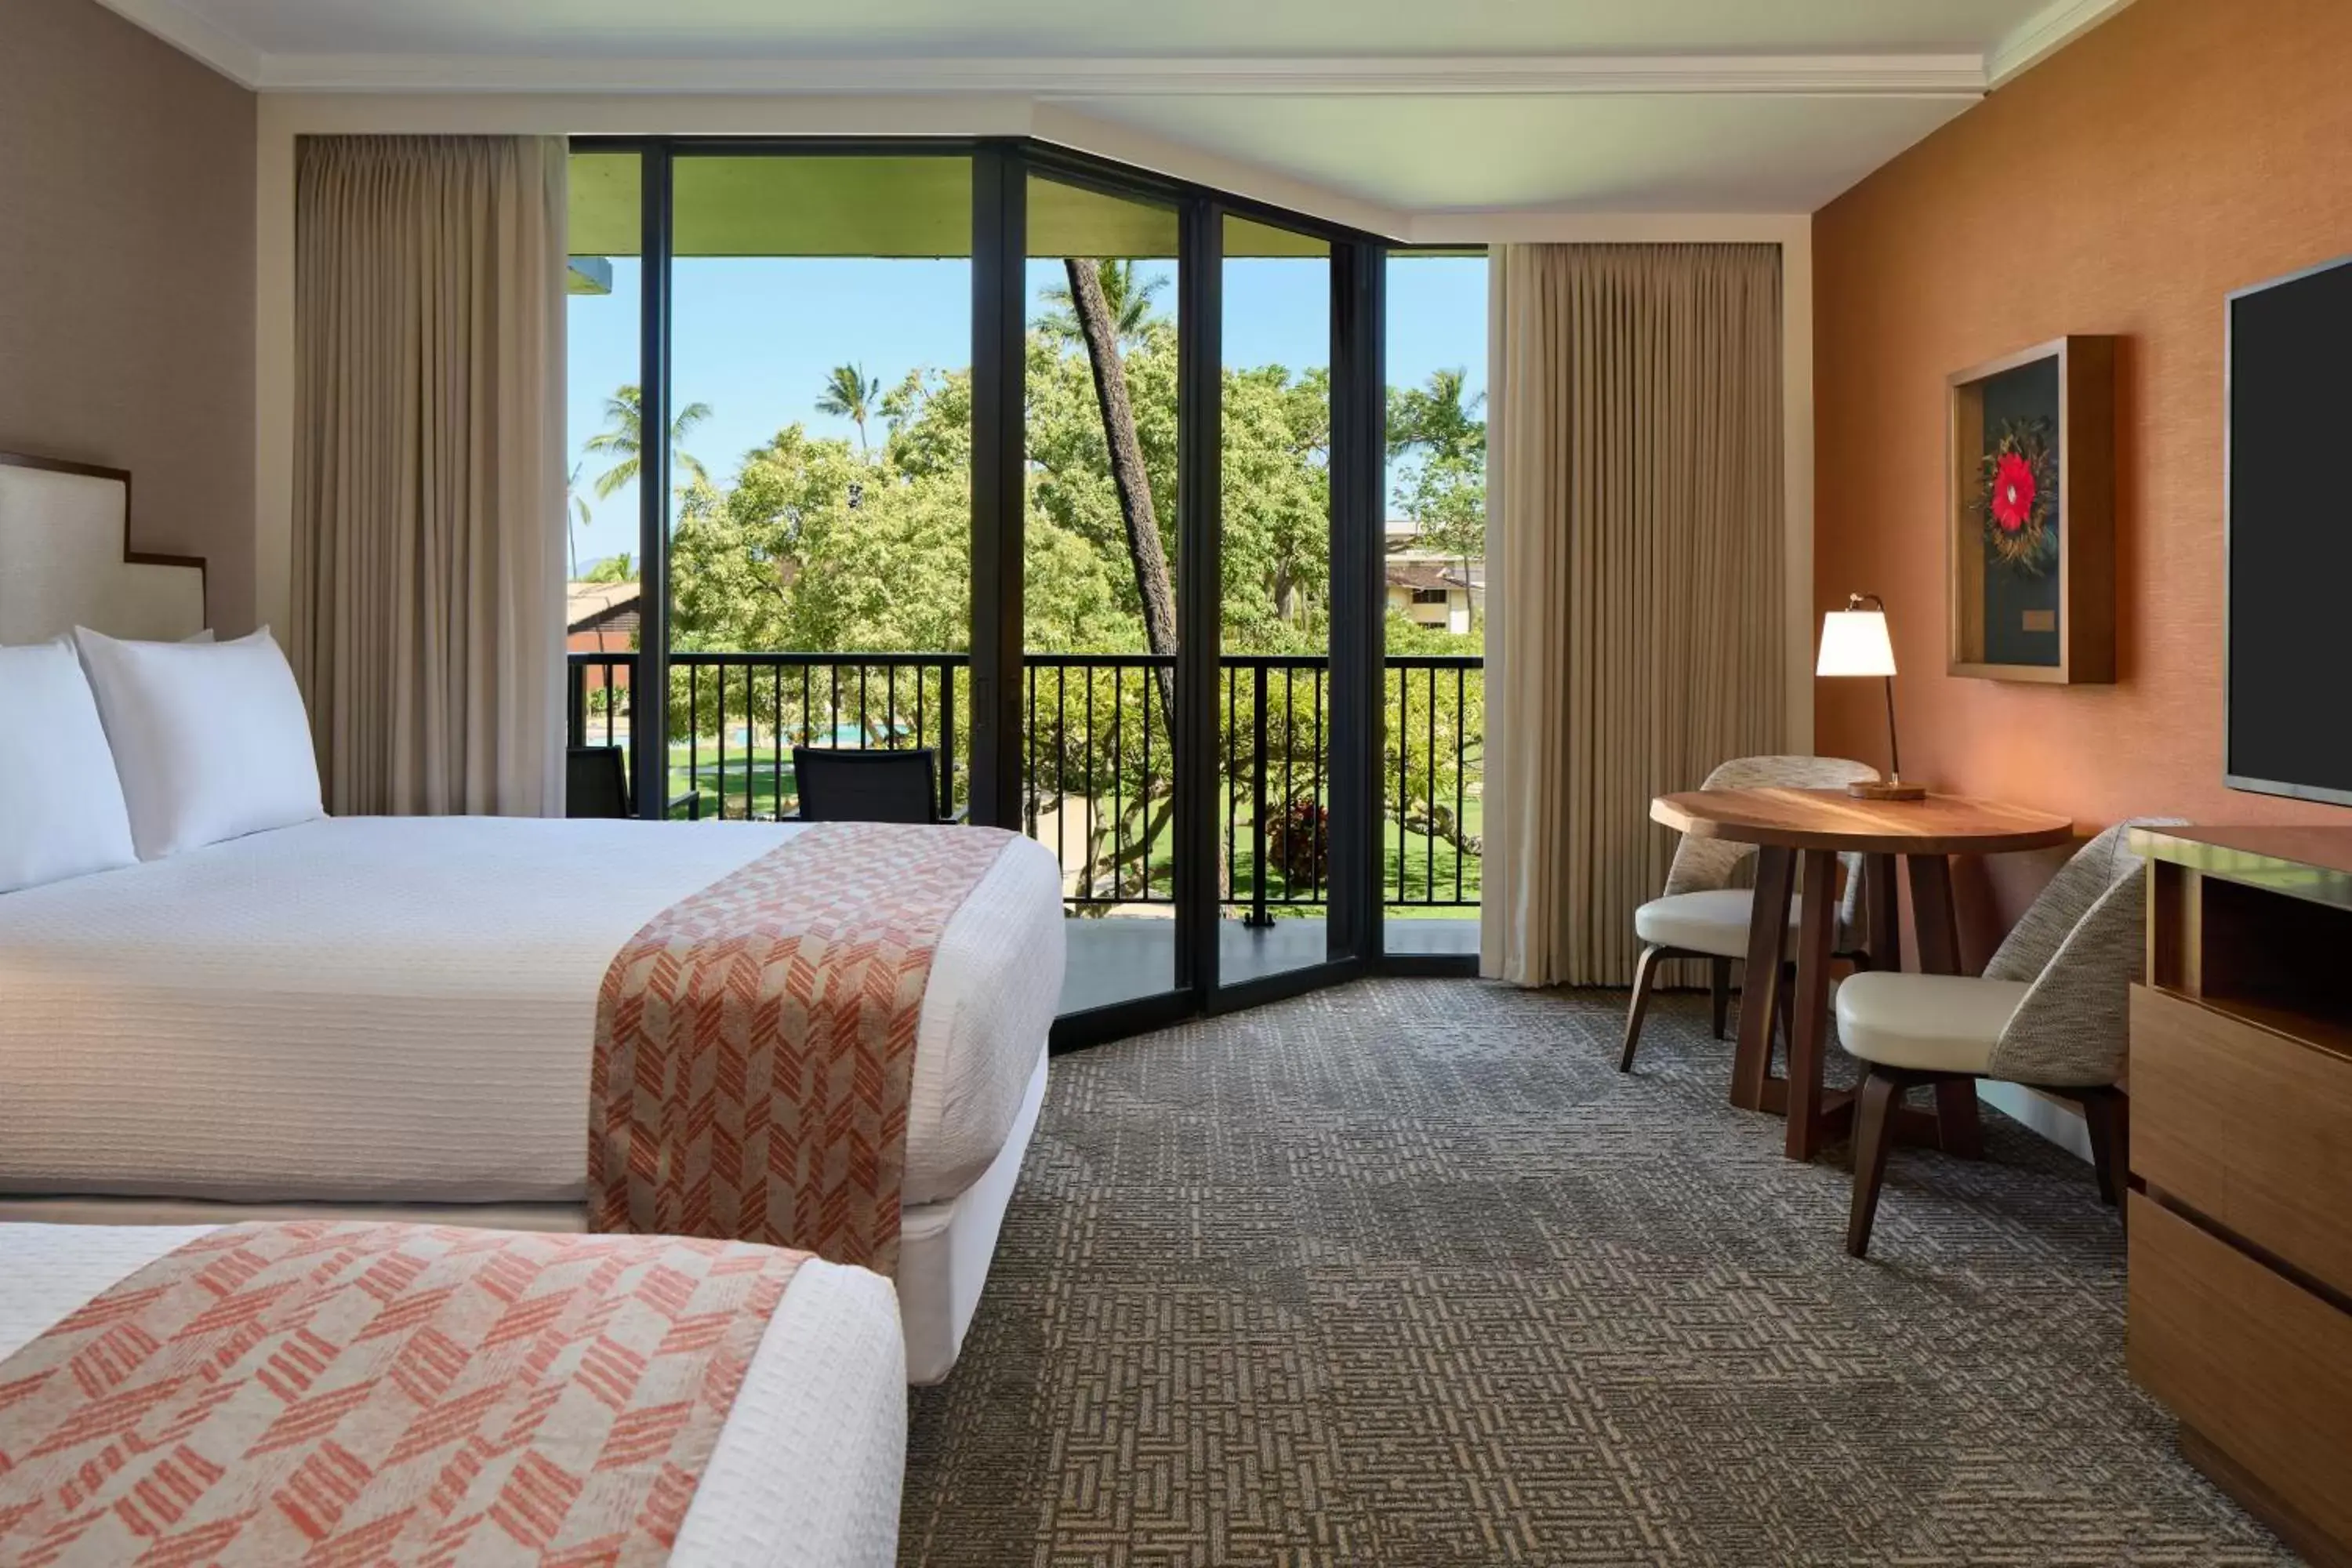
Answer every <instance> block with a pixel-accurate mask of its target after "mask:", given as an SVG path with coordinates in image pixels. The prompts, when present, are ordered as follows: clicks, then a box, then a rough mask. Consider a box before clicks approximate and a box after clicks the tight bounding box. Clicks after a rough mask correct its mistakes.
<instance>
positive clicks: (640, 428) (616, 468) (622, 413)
mask: <svg viewBox="0 0 2352 1568" xmlns="http://www.w3.org/2000/svg"><path fill="white" fill-rule="evenodd" d="M709 417H710V405H709V404H708V403H689V404H688V405H686V406H685V407H684V408H681V409H679V410H678V411H677V414H676V415H675V416H673V417H672V418H671V420H670V422H669V460H670V467H671V468H673V469H674V470H676V471H677V472H679V473H683V474H685V475H686V476H687V477H688V480H689V481H690V482H692V483H696V484H704V485H707V484H709V482H710V474H709V470H707V469H706V468H703V466H702V464H701V462H700V460H699V459H698V458H695V457H694V456H693V455H692V454H690V453H688V452H687V451H685V450H684V449H683V448H682V446H681V443H683V442H684V441H685V439H686V437H687V434H688V432H689V431H691V430H692V429H693V428H694V427H695V426H698V425H699V424H701V423H702V422H703V421H704V420H706V419H708V418H709ZM604 420H605V427H604V429H602V430H599V431H597V432H596V434H594V435H593V436H591V437H588V439H587V441H586V442H585V443H584V444H583V447H582V450H583V451H585V452H588V453H589V454H591V455H593V456H595V457H599V458H612V459H613V463H612V466H611V467H609V468H606V469H605V470H604V472H603V473H601V474H599V475H597V476H596V499H597V500H610V499H611V497H612V495H613V492H614V491H615V490H618V489H621V488H623V487H624V486H625V485H630V484H634V483H635V481H636V478H637V469H638V467H639V458H640V457H641V455H642V454H643V452H644V450H645V428H646V416H645V396H644V395H643V394H642V393H640V392H639V391H638V390H637V388H635V387H634V386H624V387H620V388H617V389H616V390H615V391H614V394H613V395H612V396H610V397H608V398H606V399H605V400H604Z"/></svg>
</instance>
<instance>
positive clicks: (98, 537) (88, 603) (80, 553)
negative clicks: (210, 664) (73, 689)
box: [0, 452, 205, 644]
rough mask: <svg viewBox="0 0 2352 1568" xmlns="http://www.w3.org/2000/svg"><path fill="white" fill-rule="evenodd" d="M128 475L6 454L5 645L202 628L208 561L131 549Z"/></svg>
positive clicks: (1, 633) (2, 535)
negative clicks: (84, 632) (77, 632)
mask: <svg viewBox="0 0 2352 1568" xmlns="http://www.w3.org/2000/svg"><path fill="white" fill-rule="evenodd" d="M130 521H131V476H130V475H129V474H128V473H125V472H124V471H123V470H121V469H120V468H94V467H92V466H91V465H89V464H88V463H68V462H64V461H61V460H59V459H58V458H24V457H17V456H15V455H13V454H10V453H5V452H0V644H22V643H33V642H43V641H46V640H47V639H48V638H50V637H58V636H60V635H61V634H63V633H66V632H69V631H71V630H73V628H74V627H76V626H88V627H89V628H90V629H91V630H92V631H99V632H104V633H106V634H107V635H108V636H109V637H147V638H153V639H156V640H159V641H161V640H176V639H178V638H180V637H189V636H193V635H194V633H196V632H200V631H202V630H203V629H204V628H205V563H203V562H202V561H199V560H195V559H193V558H191V557H188V556H183V555H151V554H146V553H143V552H139V551H134V550H132V549H131V538H130V531H129V530H130Z"/></svg>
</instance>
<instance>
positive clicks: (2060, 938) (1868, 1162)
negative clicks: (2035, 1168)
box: [1836, 816, 2181, 1258]
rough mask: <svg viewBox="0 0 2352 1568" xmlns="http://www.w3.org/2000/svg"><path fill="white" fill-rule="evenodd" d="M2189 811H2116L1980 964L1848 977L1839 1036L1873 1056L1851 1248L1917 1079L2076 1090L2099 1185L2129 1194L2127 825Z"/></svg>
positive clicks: (2131, 929)
mask: <svg viewBox="0 0 2352 1568" xmlns="http://www.w3.org/2000/svg"><path fill="white" fill-rule="evenodd" d="M2180 820H2181V819H2180V818H2179V817H2171V816H2148V817H2137V818H2135V819H2133V820H2131V821H2128V822H2119V823H2117V824H2116V826H2113V827H2110V828H2108V829H2107V830H2106V831H2105V832H2104V833H2102V834H2100V835H2099V836H2098V837H2095V838H2094V839H2092V840H2091V841H2090V842H2089V843H2087V844H2085V845H2084V846H2083V847H2082V848H2080V849H2078V850H2076V851H2075V852H2074V855H2073V857H2072V858H2069V859H2068V860H2067V862H2066V864H2065V865H2064V866H2063V867H2061V868H2059V871H2058V874H2057V875H2056V876H2055V877H2053V878H2052V879H2051V880H2050V885H2049V886H2048V887H2046V888H2044V889H2042V895H2041V896H2040V897H2039V898H2037V899H2035V900H2033V902H2032V905H2031V906H2030V907H2028V908H2027V910H2026V911H2025V914H2024V916H2023V918H2022V919H2021V920H2020V921H2018V922H2017V927H2016V929H2015V930H2013V931H2011V932H2010V933H2009V936H2008V939H2007V940H2006V941H2004V942H2002V943H2001V944H2000V948H1999V950H1997V951H1996V952H1994V953H1993V955H1992V962H1991V963H1988V964H1986V965H1985V970H1984V973H1982V974H1981V975H1967V974H1905V973H1896V972H1895V971H1892V970H1878V971H1875V972H1873V973H1867V974H1857V975H1854V976H1853V978H1852V979H1850V980H1848V981H1846V982H1845V984H1843V985H1841V986H1839V987H1838V994H1837V1003H1836V1012H1837V1026H1838V1039H1839V1042H1840V1043H1841V1044H1842V1045H1843V1046H1844V1047H1845V1050H1846V1053H1847V1054H1848V1055H1849V1056H1853V1057H1858V1058H1861V1059H1862V1060H1863V1061H1864V1062H1866V1063H1868V1064H1869V1068H1870V1070H1869V1074H1868V1076H1866V1077H1865V1078H1864V1079H1863V1081H1862V1088H1861V1090H1860V1093H1859V1095H1858V1096H1857V1102H1856V1105H1855V1107H1854V1157H1853V1212H1852V1214H1851V1215H1849V1217H1848V1219H1847V1222H1846V1233H1845V1249H1846V1250H1847V1251H1848V1252H1850V1253H1852V1254H1853V1256H1854V1257H1856V1258H1861V1257H1864V1256H1865V1255H1866V1254H1867V1253H1868V1252H1869V1250H1870V1229H1871V1224H1872V1222H1873V1221H1874V1219H1875V1218H1876V1217H1877V1214H1878V1196H1879V1190H1880V1188H1881V1186H1882V1185H1883V1184H1885V1179H1886V1155H1887V1150H1888V1146H1889V1145H1890V1144H1891V1143H1892V1142H1893V1139H1892V1137H1891V1136H1890V1134H1891V1132H1892V1129H1893V1124H1894V1121H1895V1110H1896V1109H1897V1108H1898V1107H1899V1106H1900V1105H1901V1104H1902V1103H1903V1097H1904V1096H1905V1095H1906V1094H1907V1093H1908V1092H1909V1091H1910V1090H1912V1089H1917V1088H1922V1087H1927V1086H1933V1085H1937V1084H1944V1083H1951V1082H1954V1081H1965V1082H1973V1081H1974V1080H1977V1079H1998V1080H2000V1081H2003V1082H2008V1083H2018V1084H2023V1085H2026V1086H2027V1087H2028V1088H2032V1089H2040V1090H2042V1092H2044V1093H2046V1094H2052V1095H2056V1096H2058V1097H2059V1098H2061V1099H2064V1100H2073V1101H2074V1103H2075V1104H2077V1105H2079V1106H2080V1107H2081V1108H2082V1110H2083V1119H2084V1123H2085V1124H2086V1126H2087V1128H2088V1131H2089V1132H2090V1135H2091V1158H2092V1164H2093V1167H2094V1169H2095V1171H2096V1173H2097V1177H2098V1184H2099V1195H2100V1197H2101V1198H2102V1199H2104V1200H2105V1202H2106V1203H2107V1204H2109V1205H2121V1204H2122V1203H2123V1200H2124V1181H2125V1177H2126V1173H2128V1172H2129V1171H2130V1169H2131V1162H2130V1121H2129V1116H2128V1102H2127V1101H2126V1100H2125V1098H2124V1096H2123V1094H2122V1092H2121V1091H2120V1090H2118V1089H2116V1077H2117V1075H2118V1074H2119V1073H2120V1071H2121V1069H2122V1067H2123V1058H2124V1046H2125V1041H2126V1036H2127V1033H2128V1028H2129V1016H2130V1007H2131V982H2132V980H2133V978H2134V977H2135V976H2136V975H2137V973H2138V972H2139V964H2140V958H2141V954H2142V952H2144V950H2145V944H2146V942H2147V936H2146V933H2145V931H2144V930H2143V927H2142V917H2143V912H2144V910H2145V909H2146V903H2147V878H2146V877H2145V876H2144V875H2142V874H2141V867H2142V862H2141V860H2140V858H2139V856H2138V855H2137V854H2136V853H2135V852H2134V851H2133V849H2132V847H2131V843H2130V832H2131V830H2132V829H2133V828H2134V827H2165V826H2178V825H2179V822H2180Z"/></svg>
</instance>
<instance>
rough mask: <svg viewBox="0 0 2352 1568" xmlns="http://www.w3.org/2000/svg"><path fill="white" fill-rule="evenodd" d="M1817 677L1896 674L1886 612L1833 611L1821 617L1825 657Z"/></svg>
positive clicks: (1817, 669)
mask: <svg viewBox="0 0 2352 1568" xmlns="http://www.w3.org/2000/svg"><path fill="white" fill-rule="evenodd" d="M1813 673H1814V674H1815V675H1886V676H1891V675H1893V674H1894V673H1895V644H1894V642H1893V641H1892V639H1890V638H1889V637H1887V635H1886V613H1885V611H1884V610H1832V611H1831V612H1830V613H1829V614H1828V615H1826V616H1822V657H1821V660H1820V662H1818V663H1817V664H1815V665H1814V666H1813Z"/></svg>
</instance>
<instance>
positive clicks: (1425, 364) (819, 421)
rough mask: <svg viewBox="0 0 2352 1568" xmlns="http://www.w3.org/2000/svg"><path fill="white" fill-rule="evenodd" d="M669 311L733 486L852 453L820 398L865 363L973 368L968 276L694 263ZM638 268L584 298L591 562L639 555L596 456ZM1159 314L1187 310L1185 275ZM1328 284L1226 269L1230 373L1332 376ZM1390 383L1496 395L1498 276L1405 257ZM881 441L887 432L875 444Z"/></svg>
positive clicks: (696, 447)
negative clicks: (754, 472)
mask: <svg viewBox="0 0 2352 1568" xmlns="http://www.w3.org/2000/svg"><path fill="white" fill-rule="evenodd" d="M676 265H677V273H676V276H675V279H674V286H673V290H672V300H671V307H670V309H671V331H672V339H671V342H672V356H673V367H672V374H673V375H674V377H675V384H676V395H677V400H678V402H679V404H680V405H685V404H688V403H694V402H703V403H708V404H709V405H710V408H711V416H710V418H709V420H707V421H706V422H705V423H704V424H703V425H702V426H700V427H699V428H698V429H697V430H696V431H695V432H694V433H693V435H692V436H690V437H688V440H687V442H686V443H685V446H686V449H687V450H688V452H691V453H692V454H693V455H694V456H696V457H698V458H701V459H702V462H703V464H704V465H705V466H706V467H707V468H709V469H710V471H711V474H712V476H713V477H714V478H716V479H719V480H721V481H722V482H723V481H724V480H725V479H728V478H729V477H730V476H731V475H732V474H733V473H734V471H735V468H736V465H737V464H738V463H739V462H740V460H741V458H742V456H743V454H744V453H746V452H748V451H751V449H752V448H754V447H759V446H761V444H763V443H764V442H766V441H767V439H768V438H769V437H772V436H773V435H774V434H775V433H776V431H777V430H779V429H781V428H782V427H783V426H786V425H789V424H791V423H793V421H794V420H798V421H800V422H801V423H802V424H803V425H805V426H808V428H809V429H810V430H811V431H812V432H814V433H815V434H819V435H832V436H839V437H844V438H845V439H855V438H856V427H855V426H852V425H851V424H850V422H849V421H848V420H846V419H840V418H835V417H832V416H826V415H823V414H819V413H818V412H817V411H816V408H815V403H816V398H817V395H818V393H819V391H820V389H821V388H822V387H823V385H824V381H825V378H826V375H827V374H828V373H829V372H830V371H831V370H832V368H833V367H834V366H835V365H836V364H843V363H859V364H862V365H863V366H864V367H865V370H866V374H867V375H869V376H873V377H875V378H877V379H878V380H879V381H880V382H881V383H882V384H883V386H884V387H885V388H886V389H887V388H888V387H890V386H893V385H895V384H897V383H898V381H899V380H900V379H901V378H902V377H904V376H905V374H907V372H908V371H909V370H913V369H916V368H919V367H924V368H930V369H958V370H960V369H961V368H963V367H964V366H965V365H967V364H969V363H971V263H970V262H968V261H961V260H950V261H929V260H867V259H843V258H811V259H793V258H751V259H736V258H684V259H681V260H679V261H678V262H677V264H676ZM637 267H638V264H637V262H636V261H635V259H634V258H616V259H615V260H614V263H613V292H612V293H611V294H609V295H585V294H574V295H572V296H571V297H570V302H569V319H570V343H569V353H570V357H571V374H570V384H571V385H570V396H569V398H568V402H567V408H566V416H567V420H568V433H567V439H568V441H569V443H570V447H571V451H572V458H573V460H574V461H580V462H582V463H583V467H582V468H581V479H580V489H581V493H582V494H583V496H585V497H586V498H587V500H588V502H589V506H590V512H591V515H590V521H588V523H587V524H586V525H584V526H583V527H580V528H578V529H577V530H576V531H575V534H576V544H577V549H578V552H579V559H580V563H581V565H582V566H583V567H585V566H586V565H587V564H588V563H591V562H593V561H595V560H597V559H599V558H601V557H604V556H606V555H610V554H612V553H614V552H616V551H622V550H626V551H631V552H634V551H635V549H636V542H637V511H636V505H637V503H636V489H635V486H634V485H629V486H625V487H624V488H622V489H619V490H616V491H615V492H614V494H613V495H612V496H611V497H609V498H607V499H604V500H598V499H597V498H596V496H595V493H594V490H593V480H594V479H595V477H596V475H597V473H598V472H599V471H600V469H601V468H603V467H604V465H603V464H602V463H600V462H599V461H598V460H597V459H595V458H584V459H583V458H582V455H581V450H580V448H581V444H582V443H583V441H585V440H586V439H587V437H590V436H591V435H593V434H594V433H595V432H596V431H598V430H600V429H602V428H604V426H605V424H606V420H605V416H604V400H605V399H606V398H607V397H609V396H610V395H612V392H613V389H614V387H616V386H620V385H623V384H627V383H633V382H635V380H636V379H637V308H636V306H637V290H638V287H639V274H638V270H637ZM1139 270H1141V271H1142V272H1143V273H1144V274H1145V275H1146V276H1150V275H1152V273H1153V272H1154V271H1155V270H1156V271H1157V273H1158V274H1159V275H1160V276H1164V277H1166V278H1168V279H1169V284H1168V287H1166V288H1165V289H1161V290H1160V295H1159V304H1160V309H1161V310H1172V309H1173V308H1174V304H1175V285H1174V268H1173V267H1172V266H1169V265H1166V264H1147V266H1145V267H1144V268H1140V269H1139ZM1061 278H1062V268H1061V265H1060V263H1058V262H1052V261H1044V262H1032V263H1031V264H1030V268H1029V292H1030V313H1031V316H1032V318H1033V319H1034V317H1035V316H1036V314H1037V313H1038V312H1039V311H1040V310H1041V309H1042V307H1041V306H1040V304H1039V303H1038V299H1037V296H1038V294H1039V292H1040V291H1041V290H1042V289H1045V288H1046V287H1049V286H1051V285H1053V284H1055V283H1058V282H1059V281H1061ZM1329 281H1330V269H1329V268H1328V265H1326V264H1325V263H1323V262H1321V261H1317V260H1307V259H1293V258H1267V259H1237V260H1234V261H1229V262H1227V263H1226V264H1225V278H1224V291H1225V331H1224V359H1225V363H1226V364H1228V365H1230V366H1241V365H1262V364H1269V363H1272V364H1282V365H1286V366H1288V367H1289V368H1290V369H1292V370H1294V371H1295V370H1299V369H1303V368H1305V367H1307V366H1310V365H1323V364H1328V363H1329V359H1330V342H1329V310H1330V306H1329V298H1330V296H1329ZM1388 291H1389V331H1388V372H1389V380H1390V381H1391V383H1393V384H1399V385H1405V384H1414V383H1418V382H1421V381H1423V380H1425V379H1426V378H1427V377H1428V375H1429V374H1430V373H1431V372H1432V371H1434V370H1439V369H1444V368H1449V367H1456V366H1458V367H1462V368H1464V369H1466V370H1467V371H1468V373H1469V387H1470V391H1471V392H1472V393H1473V394H1474V395H1475V394H1477V393H1482V392H1484V391H1485V390H1486V261H1485V259H1484V258H1476V257H1459V258H1457V257H1442V258H1441V257H1405V258H1397V259H1396V260H1394V261H1392V262H1391V265H1390V268H1389V289H1388ZM877 435H878V432H877Z"/></svg>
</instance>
